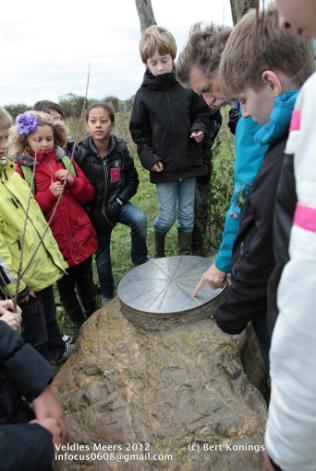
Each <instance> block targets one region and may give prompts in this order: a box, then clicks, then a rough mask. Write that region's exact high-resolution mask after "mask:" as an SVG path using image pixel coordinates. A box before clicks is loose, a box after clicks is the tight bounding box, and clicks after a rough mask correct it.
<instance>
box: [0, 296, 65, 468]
mask: <svg viewBox="0 0 316 471" xmlns="http://www.w3.org/2000/svg"><path fill="white" fill-rule="evenodd" d="M20 322H21V310H20V308H19V307H17V312H16V313H15V312H13V303H12V301H10V300H6V301H0V456H1V464H0V469H1V470H2V471H9V470H14V469H16V470H23V471H33V470H35V469H38V470H43V471H44V470H48V469H51V464H52V461H53V459H54V443H56V444H60V443H61V442H63V441H64V440H65V439H66V435H67V428H66V424H65V421H64V417H63V409H62V407H61V406H60V404H59V402H58V400H57V399H56V396H55V394H54V393H53V391H52V390H51V388H50V386H49V384H50V383H51V381H52V378H53V370H52V367H51V366H50V365H49V363H48V362H47V361H46V360H45V359H44V358H43V357H42V356H41V355H40V354H39V353H38V352H37V351H36V350H34V348H33V347H31V345H28V344H25V343H24V342H23V340H22V338H21V337H20V336H19V335H18V334H17V333H16V332H14V330H13V329H17V328H18V326H19V324H20ZM25 399H26V400H27V401H28V402H30V403H31V402H32V408H33V410H32V409H31V408H30V407H29V405H28V404H27V402H26V401H25Z"/></svg>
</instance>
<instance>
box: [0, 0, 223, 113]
mask: <svg viewBox="0 0 316 471" xmlns="http://www.w3.org/2000/svg"><path fill="white" fill-rule="evenodd" d="M152 5H153V9H154V13H155V18H156V21H157V23H158V24H160V25H162V26H165V27H166V28H168V29H169V30H170V31H171V32H172V33H173V34H174V36H175V38H176V41H177V44H178V50H179V51H180V50H181V49H182V47H183V46H184V45H185V42H186V39H187V36H188V31H189V28H190V26H191V25H192V24H193V23H195V22H196V21H205V22H209V21H213V22H215V23H219V24H221V23H224V24H227V25H231V24H232V20H231V12H230V2H229V0H152ZM0 37H1V73H0V105H7V104H10V103H20V102H23V103H26V104H29V105H32V104H33V103H34V102H35V101H37V100H39V99H43V98H46V99H50V100H58V97H60V96H62V95H64V94H67V93H75V94H79V95H84V94H85V87H86V79H87V71H88V63H90V68H91V70H90V86H89V97H90V98H98V99H101V98H104V97H106V96H107V95H115V96H118V97H119V98H121V99H126V98H129V97H130V96H131V95H133V94H134V93H135V91H136V89H137V88H138V86H139V85H140V83H141V80H142V75H143V73H144V66H143V65H142V63H141V61H140V58H139V55H138V41H139V38H140V26H139V21H138V16H137V12H136V6H135V0H90V1H87V0H54V1H49V0H48V1H44V0H27V1H24V2H22V1H21V0H11V1H6V2H5V5H3V6H2V11H1V17H0Z"/></svg>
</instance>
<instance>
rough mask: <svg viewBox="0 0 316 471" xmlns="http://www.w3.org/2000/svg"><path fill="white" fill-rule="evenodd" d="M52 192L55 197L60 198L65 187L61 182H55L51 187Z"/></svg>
mask: <svg viewBox="0 0 316 471" xmlns="http://www.w3.org/2000/svg"><path fill="white" fill-rule="evenodd" d="M49 189H50V191H51V192H52V193H53V195H54V196H59V195H60V194H61V192H62V191H63V185H62V184H61V183H60V182H53V183H52V184H51V185H50V187H49Z"/></svg>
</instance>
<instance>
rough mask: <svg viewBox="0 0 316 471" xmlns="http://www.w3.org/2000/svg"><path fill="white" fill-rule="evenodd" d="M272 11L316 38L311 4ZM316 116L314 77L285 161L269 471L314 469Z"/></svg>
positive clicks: (285, 1) (283, 4) (288, 2)
mask: <svg viewBox="0 0 316 471" xmlns="http://www.w3.org/2000/svg"><path fill="white" fill-rule="evenodd" d="M277 4H278V7H279V11H280V14H281V19H280V23H281V26H282V27H283V28H285V29H291V28H292V29H293V31H294V32H297V33H299V34H304V35H305V36H307V37H316V3H315V2H312V1H311V0H277ZM289 53H290V51H289ZM315 108H316V73H314V74H313V75H312V76H311V77H310V79H309V80H308V81H307V82H306V84H305V85H304V87H303V89H302V91H301V93H300V95H299V98H298V100H297V103H296V107H295V110H294V112H293V117H292V123H291V133H290V137H289V140H288V143H287V147H286V152H287V153H291V154H294V176H295V186H296V194H297V203H296V209H295V213H294V219H293V227H292V230H291V234H290V245H289V256H290V259H289V262H288V263H287V264H286V266H285V268H284V270H283V273H282V277H281V280H280V284H279V289H278V296H277V301H278V308H279V316H278V319H277V322H276V325H275V328H274V331H273V336H272V346H271V350H270V362H271V368H270V374H271V384H272V392H271V402H270V406H269V417H268V424H267V431H266V448H267V455H269V457H270V459H271V461H270V460H269V458H268V456H267V455H266V456H265V458H266V469H267V470H271V469H282V470H289V471H292V470H293V471H294V470H295V471H297V470H304V471H314V470H315V469H316V447H315V443H316V374H315V373H316V367H315V358H316V315H315V314H316V313H315V306H316V165H315V146H316V121H315ZM289 191H291V189H290V188H289ZM272 460H273V462H272Z"/></svg>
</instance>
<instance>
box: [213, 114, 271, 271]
mask: <svg viewBox="0 0 316 471" xmlns="http://www.w3.org/2000/svg"><path fill="white" fill-rule="evenodd" d="M260 127H261V126H260V125H259V124H257V123H255V122H254V121H253V119H252V118H250V117H249V118H239V121H238V124H237V128H236V154H235V155H236V156H235V172H234V189H233V195H232V198H231V202H230V206H229V208H228V211H227V212H226V219H225V225H224V232H223V235H222V243H221V245H220V248H219V251H218V254H217V257H216V259H215V266H216V268H218V269H219V270H221V271H223V272H225V273H228V272H229V271H230V268H231V263H232V251H233V245H234V242H235V240H236V236H237V233H238V230H239V225H240V212H241V209H242V207H243V206H244V204H245V201H246V199H247V195H248V193H249V191H250V189H251V186H252V183H253V181H254V179H255V178H256V176H257V174H258V171H259V169H260V167H261V164H262V160H263V156H264V154H265V153H266V151H267V149H268V147H267V145H261V144H259V143H256V142H255V139H254V136H255V134H256V132H257V131H258V130H259V129H260Z"/></svg>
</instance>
